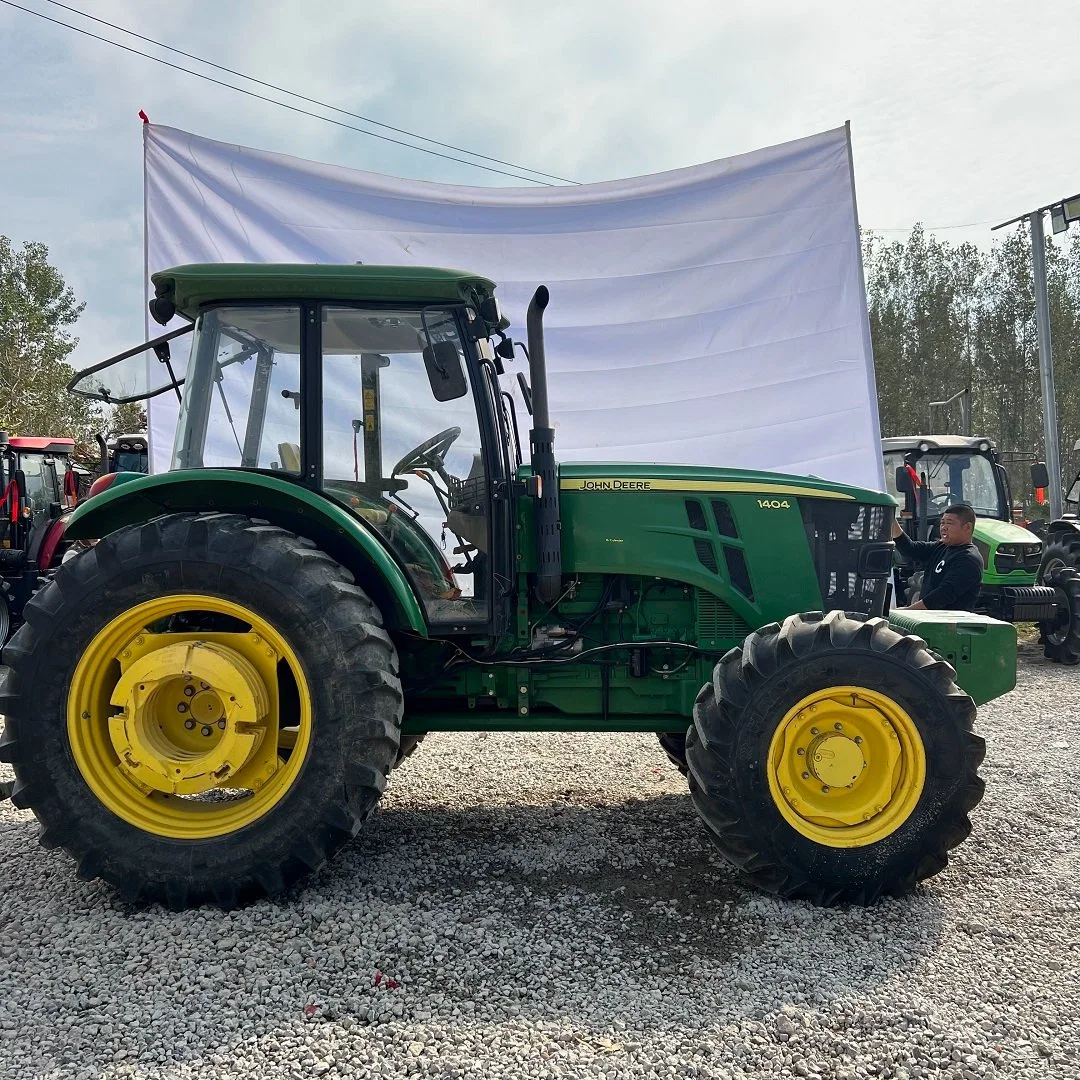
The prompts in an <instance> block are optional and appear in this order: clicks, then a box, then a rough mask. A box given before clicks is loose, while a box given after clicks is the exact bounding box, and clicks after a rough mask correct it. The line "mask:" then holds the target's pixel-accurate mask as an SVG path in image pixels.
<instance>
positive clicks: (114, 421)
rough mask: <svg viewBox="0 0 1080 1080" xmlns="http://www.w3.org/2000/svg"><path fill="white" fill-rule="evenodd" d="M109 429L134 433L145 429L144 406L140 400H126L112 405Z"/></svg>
mask: <svg viewBox="0 0 1080 1080" xmlns="http://www.w3.org/2000/svg"><path fill="white" fill-rule="evenodd" d="M109 430H110V431H115V432H118V433H120V434H123V435H134V434H136V433H137V432H141V431H145V430H146V406H145V404H144V403H143V402H141V401H126V402H124V403H123V404H122V405H114V406H113V410H112V414H111V415H110V417H109Z"/></svg>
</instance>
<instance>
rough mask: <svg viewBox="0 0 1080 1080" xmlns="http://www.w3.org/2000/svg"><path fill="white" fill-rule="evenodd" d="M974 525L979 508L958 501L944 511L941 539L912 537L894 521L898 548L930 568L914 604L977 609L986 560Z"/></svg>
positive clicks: (949, 608) (924, 606) (962, 609)
mask: <svg viewBox="0 0 1080 1080" xmlns="http://www.w3.org/2000/svg"><path fill="white" fill-rule="evenodd" d="M974 529H975V511H974V510H973V509H972V508H971V507H970V506H968V504H967V503H956V504H955V505H954V506H950V507H949V508H948V509H947V510H946V511H945V512H944V513H943V514H942V515H941V524H940V526H939V532H940V534H941V539H940V541H933V540H922V541H915V540H910V539H908V536H907V534H906V533H905V532H904V530H903V529H901V528H900V523H899V522H896V521H894V522H893V539H894V540H895V541H896V550H897V551H899V552H900V554H901V555H903V556H904V558H905V559H910V560H911V561H912V562H913V563H914V564H915V565H916V566H918V567H921V568H922V569H923V570H925V571H926V573H925V574H924V576H923V584H922V595H921V596H920V598H919V599H918V600H916V601H915V603H914V604H909V605H908V606H909V607H910V608H912V609H913V610H914V609H919V610H922V609H926V608H930V609H942V608H944V609H948V610H952V611H974V610H975V605H976V602H977V601H978V598H979V586H980V584H981V583H982V573H983V561H982V556H981V555H980V554H979V549H978V548H977V547H976V546H975V545H974V544H973V543H972V542H971V534H972V532H973V531H974Z"/></svg>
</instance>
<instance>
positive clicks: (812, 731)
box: [810, 727, 818, 735]
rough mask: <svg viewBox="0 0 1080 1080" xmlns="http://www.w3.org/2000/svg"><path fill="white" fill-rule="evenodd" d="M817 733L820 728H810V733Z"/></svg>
mask: <svg viewBox="0 0 1080 1080" xmlns="http://www.w3.org/2000/svg"><path fill="white" fill-rule="evenodd" d="M817 733H818V729H817V728H816V727H812V728H811V729H810V734H811V735H816V734H817Z"/></svg>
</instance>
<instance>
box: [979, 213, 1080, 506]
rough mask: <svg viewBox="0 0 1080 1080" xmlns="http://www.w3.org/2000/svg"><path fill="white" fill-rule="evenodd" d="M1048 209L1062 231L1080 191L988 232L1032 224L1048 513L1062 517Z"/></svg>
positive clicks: (1071, 217)
mask: <svg viewBox="0 0 1080 1080" xmlns="http://www.w3.org/2000/svg"><path fill="white" fill-rule="evenodd" d="M1047 210H1049V211H1050V218H1051V221H1052V222H1053V226H1054V232H1055V233H1059V232H1064V231H1065V230H1066V229H1067V228H1068V227H1069V224H1070V222H1073V221H1080V195H1074V196H1072V198H1069V199H1060V200H1059V201H1058V202H1056V203H1048V204H1047V205H1046V206H1040V207H1039V208H1038V209H1037V210H1031V211H1029V212H1028V213H1026V214H1020V215H1019V216H1018V217H1014V218H1011V219H1010V220H1009V221H1003V222H1002V223H1001V224H1000V225H995V226H994V228H993V229H991V230H990V231H991V232H996V231H997V230H998V229H1003V228H1005V226H1006V225H1013V224H1015V223H1016V222H1017V221H1023V220H1024V219H1025V218H1026V219H1027V221H1028V224H1029V226H1030V227H1031V271H1032V279H1033V281H1034V285H1035V325H1036V328H1037V330H1038V335H1039V381H1040V383H1041V386H1042V406H1043V446H1044V447H1045V450H1046V471H1047V472H1048V473H1049V474H1050V486H1049V488H1048V490H1047V494H1048V495H1049V497H1050V517H1051V518H1059V517H1061V511H1062V506H1061V447H1060V445H1059V443H1058V423H1057V397H1056V396H1055V394H1054V357H1053V352H1052V350H1051V343H1050V299H1049V296H1048V295H1047V290H1046V241H1045V239H1044V235H1043V214H1045V213H1046V211H1047Z"/></svg>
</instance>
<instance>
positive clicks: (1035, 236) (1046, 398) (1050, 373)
mask: <svg viewBox="0 0 1080 1080" xmlns="http://www.w3.org/2000/svg"><path fill="white" fill-rule="evenodd" d="M1028 221H1029V222H1030V224H1031V269H1032V273H1033V275H1034V280H1035V324H1036V326H1037V328H1038V331H1039V374H1040V376H1041V379H1042V403H1043V439H1044V442H1045V447H1046V471H1047V472H1048V473H1049V474H1050V488H1049V491H1048V492H1047V494H1048V495H1049V496H1050V516H1051V518H1059V517H1061V454H1060V447H1059V446H1058V425H1057V398H1056V397H1055V396H1054V357H1053V354H1052V353H1051V351H1050V300H1049V297H1048V296H1047V292H1046V244H1045V242H1044V240H1043V216H1042V211H1041V210H1037V211H1035V213H1033V214H1029V215H1028Z"/></svg>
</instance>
